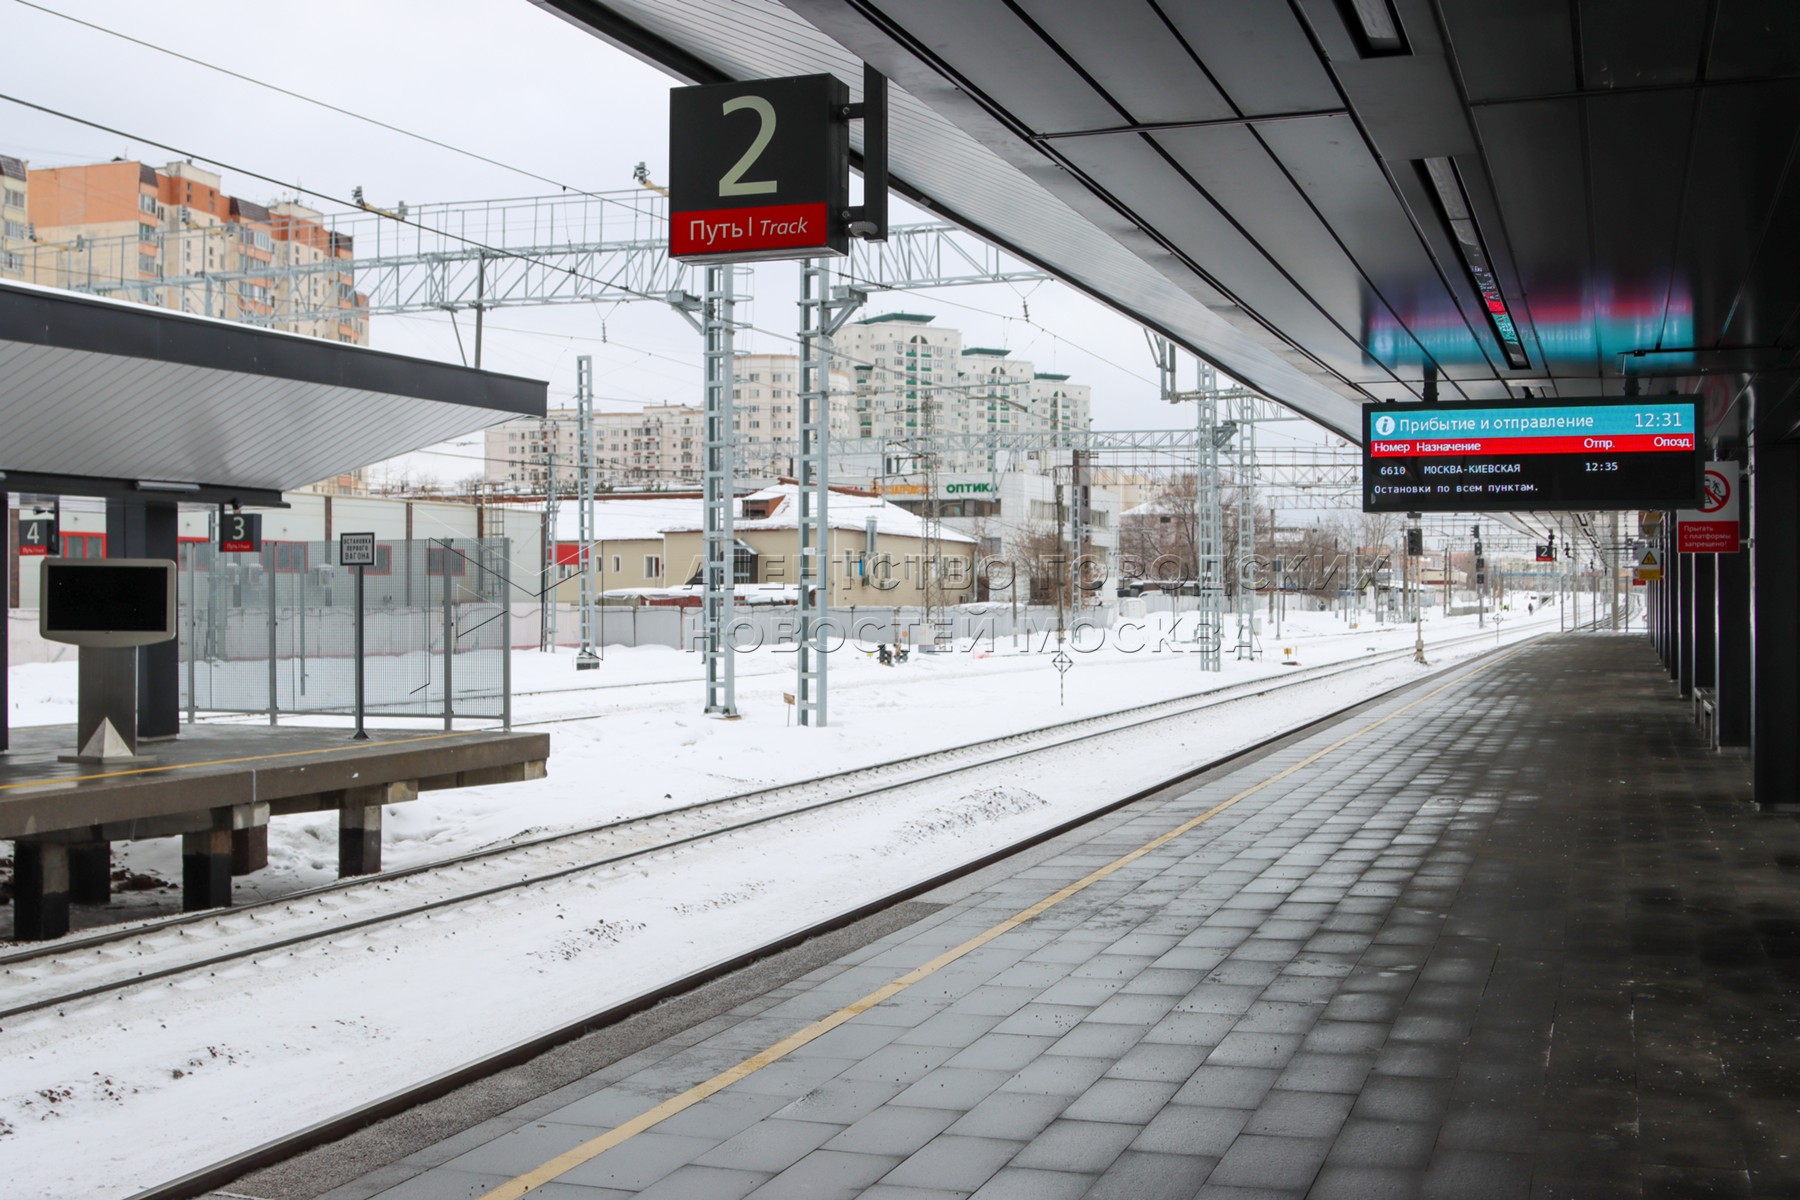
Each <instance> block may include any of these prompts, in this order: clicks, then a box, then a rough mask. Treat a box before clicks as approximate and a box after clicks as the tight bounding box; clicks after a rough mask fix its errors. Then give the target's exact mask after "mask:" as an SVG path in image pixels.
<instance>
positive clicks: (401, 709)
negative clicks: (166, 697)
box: [179, 538, 509, 718]
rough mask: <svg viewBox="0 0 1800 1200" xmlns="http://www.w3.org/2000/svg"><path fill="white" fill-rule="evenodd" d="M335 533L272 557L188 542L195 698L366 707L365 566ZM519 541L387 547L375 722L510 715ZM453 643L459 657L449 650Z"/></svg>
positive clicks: (369, 595)
mask: <svg viewBox="0 0 1800 1200" xmlns="http://www.w3.org/2000/svg"><path fill="white" fill-rule="evenodd" d="M336 559H337V544H336V543H335V542H270V543H265V544H264V547H263V550H262V552H261V553H260V554H216V553H215V552H214V551H213V549H212V547H210V546H207V545H203V544H197V543H184V544H183V545H182V547H181V561H180V564H179V565H180V587H179V593H180V596H179V598H180V603H181V613H180V617H179V622H180V624H179V631H180V638H181V656H182V673H181V679H182V703H183V705H184V706H190V707H192V708H194V709H205V710H209V711H214V712H240V713H263V712H269V711H270V701H271V698H273V701H274V711H276V712H284V713H297V714H306V713H350V712H353V711H354V709H355V703H356V675H355V667H356V570H355V568H350V567H340V566H338V565H337V562H336ZM506 572H507V542H506V540H505V539H504V538H490V539H486V540H477V539H474V538H457V539H437V538H433V539H430V540H427V541H416V540H415V541H400V540H395V541H391V542H382V543H379V544H378V546H377V561H376V565H375V566H373V567H370V568H367V569H366V573H365V575H364V600H363V611H364V633H363V645H364V688H365V693H366V700H365V704H366V709H367V711H368V713H369V715H370V716H371V717H380V716H383V715H388V716H412V717H439V716H443V715H445V697H446V695H447V696H448V697H449V702H450V709H451V711H452V712H453V713H454V715H456V716H459V717H477V718H498V717H501V716H503V715H504V714H505V711H506V686H507V674H506V625H507V622H506V620H505V616H504V614H505V611H506V609H505V599H506V591H507V588H508V586H509V584H508V579H507V574H506ZM446 647H448V648H449V653H448V654H446V652H445V651H446Z"/></svg>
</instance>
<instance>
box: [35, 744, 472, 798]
mask: <svg viewBox="0 0 1800 1200" xmlns="http://www.w3.org/2000/svg"><path fill="white" fill-rule="evenodd" d="M489 732H492V731H491V730H486V729H459V730H456V731H455V732H453V733H422V734H420V735H419V736H418V737H405V738H394V739H392V740H390V741H385V742H352V741H350V740H349V739H345V741H344V744H343V745H342V746H315V747H314V748H313V749H311V750H280V751H277V752H276V753H274V754H246V755H244V756H243V757H242V758H214V759H209V760H208V761H206V762H191V763H165V764H164V765H162V766H160V767H132V768H130V769H129V770H125V771H102V772H101V773H99V774H97V775H65V776H62V777H61V778H58V779H27V780H24V781H22V782H19V783H0V792H6V791H11V790H12V789H13V788H31V787H61V786H62V785H64V784H69V783H86V782H88V781H89V780H94V779H117V778H119V777H121V776H124V775H149V774H153V773H154V772H157V771H190V770H192V769H194V768H195V767H229V766H234V765H236V764H237V763H247V762H256V761H257V760H258V759H264V758H300V757H303V756H305V755H308V754H332V753H335V752H337V751H339V750H375V749H378V748H380V747H382V746H405V745H408V744H409V743H412V742H438V741H442V740H443V739H445V738H453V737H465V736H467V735H468V734H471V733H489Z"/></svg>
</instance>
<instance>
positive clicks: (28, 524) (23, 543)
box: [19, 517, 56, 558]
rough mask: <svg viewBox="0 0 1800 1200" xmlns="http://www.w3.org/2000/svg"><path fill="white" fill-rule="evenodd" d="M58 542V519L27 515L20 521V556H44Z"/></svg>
mask: <svg viewBox="0 0 1800 1200" xmlns="http://www.w3.org/2000/svg"><path fill="white" fill-rule="evenodd" d="M55 544H56V521H55V520H54V519H53V518H51V517H27V518H25V519H24V520H23V521H20V522H19V557H20V558H43V557H45V556H46V555H48V554H49V553H50V550H51V547H52V546H54V545H55Z"/></svg>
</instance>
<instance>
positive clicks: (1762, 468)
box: [1750, 442, 1800, 808]
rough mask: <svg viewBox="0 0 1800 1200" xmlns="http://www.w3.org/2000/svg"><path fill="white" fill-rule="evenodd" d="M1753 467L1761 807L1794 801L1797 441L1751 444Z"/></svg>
mask: <svg viewBox="0 0 1800 1200" xmlns="http://www.w3.org/2000/svg"><path fill="white" fill-rule="evenodd" d="M1753 453H1754V454H1755V459H1754V461H1753V463H1752V465H1751V470H1752V474H1751V490H1750V505H1751V509H1750V511H1751V525H1750V538H1751V550H1750V555H1751V557H1750V572H1751V588H1752V590H1751V605H1752V609H1751V614H1752V615H1751V622H1750V626H1751V628H1750V638H1751V641H1750V654H1751V689H1752V694H1753V696H1754V701H1753V703H1754V707H1755V717H1754V721H1755V724H1754V726H1753V729H1752V732H1751V742H1750V748H1751V757H1752V758H1753V760H1754V765H1753V768H1752V776H1751V777H1752V781H1753V783H1752V786H1753V794H1754V795H1755V797H1756V802H1757V804H1759V805H1761V806H1762V807H1764V808H1772V807H1781V808H1786V807H1790V806H1792V805H1794V804H1795V802H1796V800H1800V738H1797V737H1795V736H1794V731H1795V730H1796V729H1800V623H1797V622H1795V620H1794V596H1795V595H1796V594H1797V590H1800V524H1796V522H1795V520H1794V514H1795V513H1796V512H1800V445H1795V444H1790V443H1780V442H1777V443H1765V444H1761V445H1756V446H1755V447H1754V450H1753Z"/></svg>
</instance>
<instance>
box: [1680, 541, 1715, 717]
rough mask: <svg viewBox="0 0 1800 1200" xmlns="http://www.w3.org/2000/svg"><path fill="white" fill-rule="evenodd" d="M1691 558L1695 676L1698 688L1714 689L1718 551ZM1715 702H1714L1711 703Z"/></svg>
mask: <svg viewBox="0 0 1800 1200" xmlns="http://www.w3.org/2000/svg"><path fill="white" fill-rule="evenodd" d="M1688 557H1689V558H1691V559H1693V560H1694V603H1693V605H1692V607H1691V608H1690V609H1689V611H1690V612H1692V613H1693V614H1694V679H1693V685H1694V686H1695V687H1697V688H1712V689H1713V690H1714V691H1717V690H1718V689H1717V687H1716V683H1717V679H1716V677H1717V675H1718V670H1717V666H1716V660H1715V658H1714V647H1715V638H1714V635H1713V619H1714V617H1715V615H1716V614H1717V612H1718V610H1719V587H1718V580H1717V571H1716V569H1715V568H1716V566H1717V564H1718V561H1719V556H1718V555H1717V554H1690V555H1688ZM1714 703H1715V704H1716V703H1717V701H1715V702H1714Z"/></svg>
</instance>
